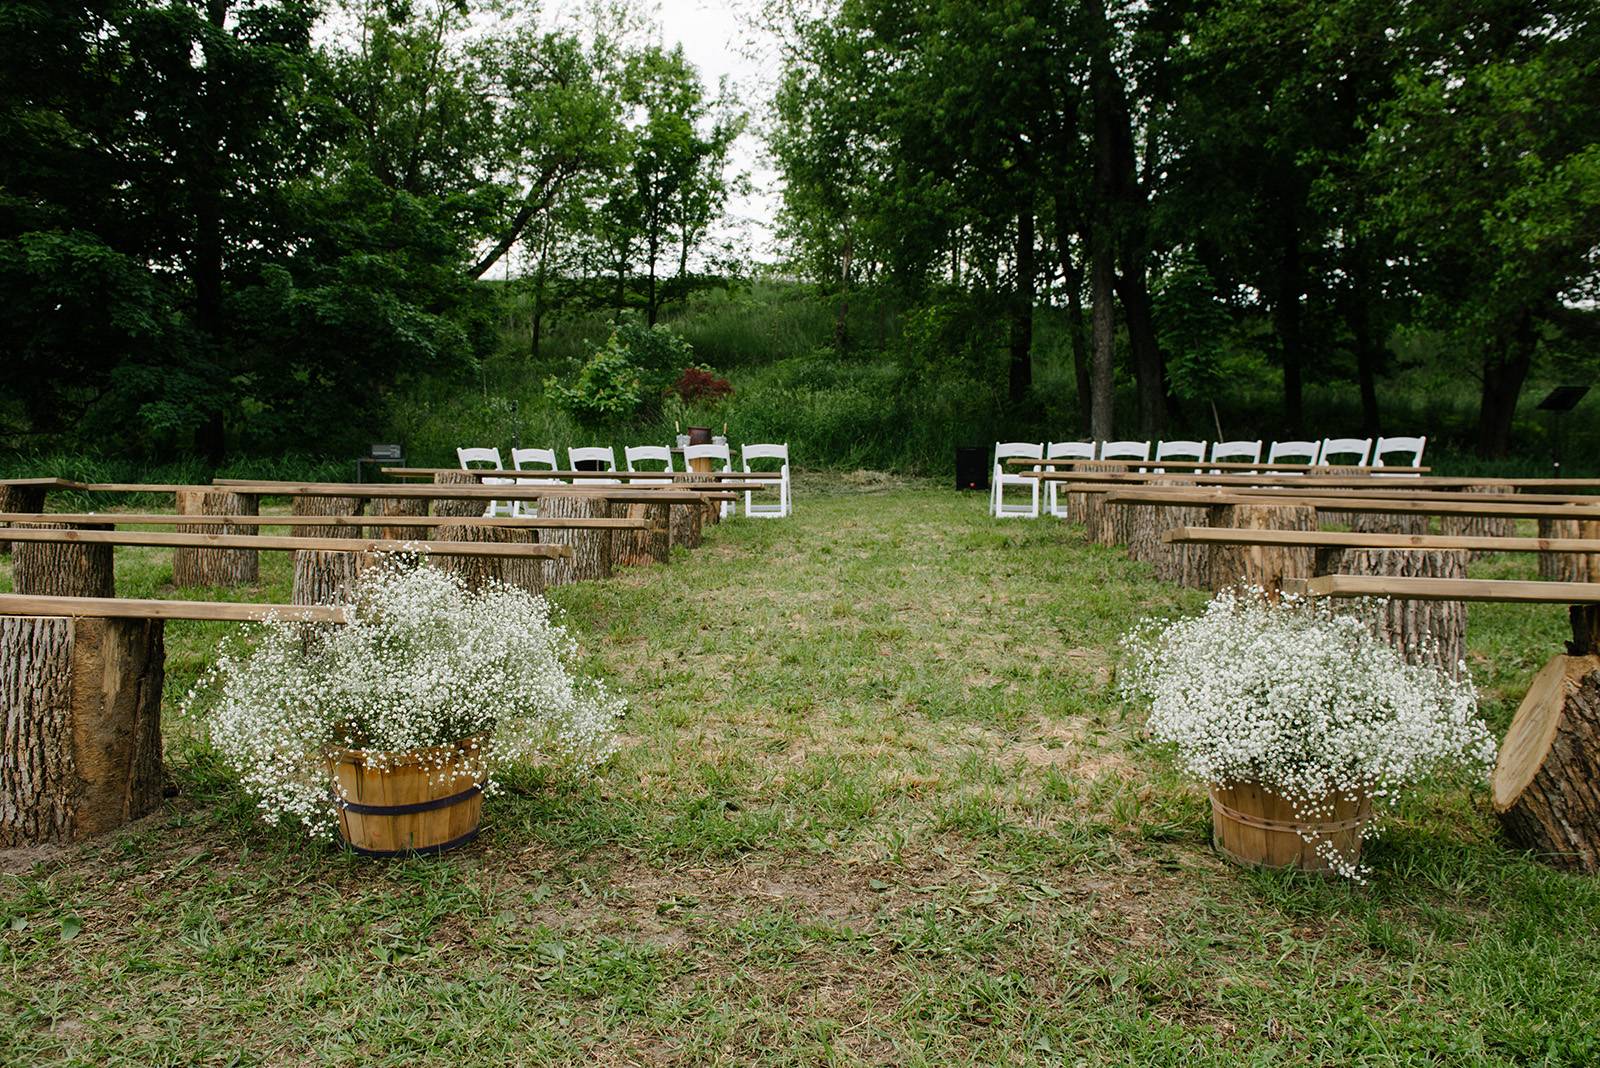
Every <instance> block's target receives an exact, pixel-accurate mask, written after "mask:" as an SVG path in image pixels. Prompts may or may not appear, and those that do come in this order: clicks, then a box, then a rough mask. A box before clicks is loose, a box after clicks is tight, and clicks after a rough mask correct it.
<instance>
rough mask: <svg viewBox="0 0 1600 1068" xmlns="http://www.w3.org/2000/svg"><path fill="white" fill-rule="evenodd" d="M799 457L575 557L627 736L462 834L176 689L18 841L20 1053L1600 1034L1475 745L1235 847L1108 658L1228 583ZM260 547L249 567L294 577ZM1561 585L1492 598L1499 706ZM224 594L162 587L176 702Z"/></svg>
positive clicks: (790, 1047)
mask: <svg viewBox="0 0 1600 1068" xmlns="http://www.w3.org/2000/svg"><path fill="white" fill-rule="evenodd" d="M796 499H797V511H796V513H795V516H794V517H793V518H792V519H791V520H787V521H779V522H763V521H744V520H741V521H739V522H736V523H728V524H724V525H722V526H720V527H718V528H716V529H715V530H713V531H712V532H711V534H710V536H709V538H708V540H707V543H706V544H705V545H704V546H703V547H702V548H700V549H699V550H697V551H695V552H693V553H689V554H682V553H680V554H678V555H677V556H676V557H675V559H674V561H673V563H672V564H671V566H669V567H651V568H644V569H637V570H630V571H627V572H623V573H621V574H619V576H618V577H617V578H616V579H614V580H612V581H609V582H603V583H591V584H584V585H579V586H573V587H567V588H563V589H560V590H558V591H556V592H555V595H554V599H555V600H556V601H558V602H559V603H560V605H561V606H562V607H563V608H564V609H565V610H566V611H567V613H568V619H569V622H570V623H571V625H572V626H573V627H574V629H575V630H576V631H577V632H578V633H579V634H580V635H581V637H582V640H583V642H584V645H585V647H586V649H587V650H588V655H589V665H588V666H589V668H590V669H591V670H594V671H597V672H599V673H601V674H603V675H604V676H606V677H607V678H608V679H609V680H611V681H612V682H613V683H614V684H615V685H616V686H617V687H619V688H620V689H621V690H622V691H623V692H624V693H625V694H626V695H627V696H628V698H629V700H630V702H631V712H630V714H629V716H628V718H627V720H626V721H625V723H624V727H623V729H624V732H625V739H624V745H623V749H622V752H621V754H620V755H619V756H618V757H617V758H616V759H615V760H613V761H612V762H611V763H610V764H608V765H607V766H606V767H605V768H603V769H602V771H601V772H600V773H599V774H598V775H597V776H596V777H594V778H593V779H591V780H588V781H568V780H567V779H565V778H563V777H562V776H561V775H559V774H556V773H553V772H550V771H548V770H542V769H538V768H532V769H526V770H523V771H520V772H518V773H517V774H515V775H512V776H511V777H510V780H509V782H508V788H507V790H506V791H505V792H504V793H502V794H501V795H500V796H498V797H496V798H494V799H492V800H491V802H490V803H489V805H488V807H487V809H486V824H485V831H484V835H483V836H482V838H480V840H479V841H478V842H477V843H475V844H474V845H472V846H471V847H469V848H467V849H464V850H462V851H460V852H458V853H455V854H453V855H450V856H447V857H444V858H439V859H417V860H412V861H403V862H388V863H381V862H373V861H368V860H361V859H356V858H353V857H350V856H347V855H344V854H342V853H340V852H339V851H337V850H336V849H334V848H332V847H328V846H323V845H317V844H313V843H310V842H308V841H305V840H303V839H301V838H299V837H297V836H296V835H294V834H293V833H292V832H289V831H287V830H283V831H275V830H272V829H269V828H266V827H264V826H262V825H261V824H259V823H258V822H256V821H255V819H254V818H253V811H252V806H251V803H250V802H249V800H248V799H247V798H244V797H242V796H240V795H239V794H238V792H237V791H236V789H235V788H234V786H233V785H232V783H231V782H230V780H229V778H228V776H227V774H226V772H225V771H224V770H223V769H221V768H220V767H219V766H218V765H217V762H216V761H215V759H214V758H213V757H212V756H211V755H210V754H208V752H207V751H206V749H205V747H204V745H203V743H202V742H201V741H200V740H199V739H198V738H197V737H196V732H195V731H194V730H193V728H192V727H191V726H189V725H187V724H185V723H183V722H181V721H180V720H179V719H178V717H177V716H176V714H175V713H173V714H171V715H169V717H168V723H167V731H168V749H169V763H170V765H171V769H172V773H173V775H174V778H175V780H176V783H177V786H178V788H179V794H178V796H177V797H176V798H174V799H173V800H172V801H171V802H170V803H169V804H168V806H167V807H166V808H164V809H163V811H161V812H159V813H158V814H156V815H154V816H152V817H150V818H148V819H145V820H143V821H140V822H139V823H138V824H136V825H134V826H132V827H130V828H128V829H127V830H125V831H122V832H119V833H116V834H112V835H109V836H106V837H104V838H100V839H96V840H94V841H92V842H89V843H85V844H83V845H81V846H78V847H75V848H71V849H66V850H53V849H41V850H34V851H19V852H14V853H12V854H10V855H9V856H7V858H6V860H5V871H6V874H4V875H0V924H3V926H0V1062H4V1063H6V1064H19V1065H23V1064H38V1063H56V1062H59V1063H73V1064H85V1065H102V1064H130V1065H153V1064H273V1065H303V1064H330V1065H402V1064H403V1065H416V1064H448V1065H452V1066H468V1065H506V1064H573V1065H577V1064H583V1065H589V1064H600V1065H627V1064H696V1065H700V1064H706V1065H813V1064H883V1065H1004V1064H1042V1065H1077V1064H1083V1065H1152V1064H1157V1065H1160V1064H1170V1065H1218V1066H1222V1065H1228V1066H1232V1065H1238V1064H1261V1065H1272V1066H1274V1068H1277V1066H1284V1065H1311V1064H1317V1065H1346V1064H1382V1065H1412V1064H1416V1065H1479V1064H1483V1065H1492V1064H1507V1065H1511V1064H1517V1065H1525V1064H1540V1065H1593V1064H1596V1063H1600V937H1597V933H1600V881H1597V880H1593V879H1588V880H1585V879H1582V878H1577V877H1573V876H1567V875H1562V874H1559V873H1557V872H1554V871H1552V870H1550V869H1548V868H1545V867H1543V866H1541V865H1539V864H1537V863H1535V862H1534V861H1532V860H1531V859H1528V858H1525V857H1522V856H1519V855H1518V854H1517V853H1515V852H1513V851H1511V850H1510V849H1508V848H1507V846H1506V845H1505V843H1504V842H1503V841H1502V840H1501V839H1500V838H1499V836H1498V832H1497V829H1496V825H1495V822H1494V819H1493V817H1492V815H1491V814H1490V812H1489V808H1488V797H1487V790H1486V788H1485V787H1484V786H1483V784H1481V783H1471V782H1449V783H1439V784H1436V785H1433V786H1430V787H1429V788H1427V789H1425V790H1423V791H1422V792H1420V793H1419V794H1418V795H1417V796H1416V797H1415V798H1413V799H1412V800H1410V801H1408V802H1407V803H1406V805H1405V806H1404V808H1403V809H1402V811H1401V813H1400V814H1399V816H1398V817H1397V818H1396V819H1395V820H1393V821H1392V822H1391V825H1390V827H1389V833H1388V834H1387V836H1386V837H1385V838H1383V839H1382V840H1380V841H1379V842H1378V843H1377V844H1376V845H1374V846H1373V847H1371V850H1370V859H1371V862H1372V864H1373V866H1374V868H1375V872H1374V877H1373V880H1372V884H1371V885H1370V886H1369V887H1366V888H1359V887H1353V886H1349V885H1346V884H1343V883H1340V882H1335V881H1328V880H1324V879H1320V878H1313V877H1306V876H1295V875H1286V874H1263V873H1257V872H1251V871H1245V870H1241V869H1239V868H1235V867H1231V866H1228V865H1226V864H1224V863H1222V862H1221V861H1219V860H1218V858H1217V857H1216V855H1215V854H1214V853H1213V852H1212V851H1211V849H1210V847H1209V811H1208V808H1207V805H1206V801H1205V795H1204V792H1203V790H1201V789H1200V788H1198V787H1196V786H1195V785H1193V784H1190V783H1188V782H1186V781H1184V780H1182V779H1181V778H1179V777H1178V776H1177V775H1176V774H1175V773H1174V771H1173V770H1172V766H1171V762H1170V760H1169V758H1168V757H1167V755H1166V754H1165V753H1163V752H1161V751H1160V750H1158V749H1155V748H1153V747H1151V746H1149V745H1147V744H1146V743H1144V742H1143V741H1142V740H1141V738H1140V723H1141V721H1142V717H1141V715H1140V714H1138V713H1137V712H1135V711H1129V710H1126V709H1124V707H1123V706H1122V705H1121V703H1120V702H1119V701H1118V700H1117V699H1116V697H1115V688H1114V672H1115V666H1116V643H1117V639H1118V638H1119V636H1120V635H1121V634H1122V633H1123V632H1124V631H1126V630H1127V629H1128V627H1129V626H1131V625H1132V624H1133V623H1134V622H1135V621H1136V620H1137V619H1138V618H1140V617H1141V616H1144V615H1147V614H1151V613H1155V614H1162V615H1175V614H1178V613H1181V612H1186V611H1191V610H1194V609H1196V608H1198V607H1199V605H1200V604H1201V603H1203V600H1204V596H1203V595H1202V594H1200V593H1197V592H1195V591H1190V590H1180V589H1177V588H1174V587H1171V586H1167V585H1164V584H1161V583H1157V582H1156V581H1154V579H1152V577H1151V576H1150V574H1149V571H1148V569H1147V568H1144V567H1142V566H1140V565H1136V564H1132V563H1130V562H1129V561H1128V560H1127V559H1126V558H1125V556H1124V554H1123V553H1122V552H1121V551H1120V550H1117V549H1107V548H1100V547H1093V546H1086V545H1085V544H1084V543H1083V541H1082V539H1081V536H1080V533H1079V532H1078V531H1077V530H1075V529H1074V528H1071V527H1067V526H1063V525H1061V524H1059V523H1056V522H1053V521H1046V522H1028V521H1020V520H1019V521H1003V522H1002V521H996V520H993V519H990V518H989V517H988V516H987V515H986V514H985V507H984V506H985V502H984V499H983V497H982V496H981V495H970V494H969V495H959V494H956V493H954V492H952V491H947V490H943V489H938V488H934V487H931V486H927V485H908V484H904V483H899V482H895V481H893V480H889V479H885V478H879V477H874V476H871V475H865V474H862V475H855V476H836V477H834V478H833V479H831V480H829V481H822V480H818V481H817V482H815V483H810V484H806V485H802V486H801V487H799V489H798V490H797V493H796ZM262 561H263V575H264V585H263V586H262V588H260V589H258V590H249V591H232V592H230V593H228V594H226V596H230V597H249V598H253V599H262V600H265V599H275V600H286V599H287V597H288V593H289V591H288V578H289V569H288V563H287V559H286V557H285V556H284V554H263V556H262ZM8 567H9V564H0V586H6V585H8V584H9V574H8V573H7V572H6V571H5V569H6V568H8ZM1474 567H1475V570H1474V573H1475V574H1484V575H1490V574H1496V575H1511V574H1517V575H1521V574H1524V573H1526V572H1527V571H1528V570H1529V569H1530V567H1531V561H1530V560H1528V559H1526V558H1512V557H1503V558H1495V559H1490V560H1487V561H1483V562H1480V563H1479V564H1477V565H1474ZM169 580H170V560H169V558H168V554H166V553H164V552H159V551H154V550H151V551H143V550H119V557H118V581H119V592H122V593H124V594H128V595H138V596H149V595H167V596H173V595H189V596H210V595H215V596H223V595H224V594H222V593H221V592H220V591H199V592H191V593H188V594H182V593H175V591H172V590H171V589H170V587H169V586H168V582H169ZM1563 617H1564V613H1563V612H1562V611H1561V610H1560V609H1559V608H1552V607H1548V606H1474V608H1473V609H1472V616H1471V633H1470V635H1469V639H1470V646H1471V649H1472V667H1473V670H1474V673H1475V674H1476V676H1477V677H1478V679H1479V681H1480V684H1481V685H1483V686H1484V687H1485V710H1486V714H1487V715H1488V716H1489V717H1490V719H1491V722H1492V723H1493V725H1494V726H1495V728H1496V730H1503V729H1504V727H1505V724H1506V723H1507V722H1508V720H1509V717H1510V715H1511V713H1512V711H1513V710H1514V709H1515V706H1516V702H1517V700H1518V698H1519V697H1520V695H1521V692H1522V690H1523V688H1525V687H1526V685H1527V682H1528V680H1529V679H1530V678H1531V676H1532V674H1533V672H1534V671H1536V670H1537V669H1538V667H1539V666H1540V664H1542V663H1543V661H1544V660H1545V659H1547V658H1548V657H1549V656H1550V655H1551V654H1553V653H1555V652H1557V651H1559V649H1560V640H1561V637H1562V631H1563V626H1564V618H1563ZM227 633H229V629H228V628H227V627H226V626H223V625H216V624H187V623H172V624H169V625H168V643H169V645H168V668H169V674H168V680H167V707H168V710H169V712H170V711H171V710H172V709H173V708H174V707H175V705H176V702H177V700H178V699H179V697H180V696H181V695H182V693H183V691H184V689H185V688H186V687H187V685H188V684H189V682H190V680H191V679H192V678H193V677H194V675H195V673H196V672H197V671H199V670H200V669H201V668H202V667H203V665H204V664H205V663H206V662H207V661H208V659H209V658H210V656H211V655H213V649H214V646H215V643H216V642H217V641H218V640H219V639H220V638H221V637H223V636H224V635H225V634H227ZM486 699H492V697H489V696H487V695H486Z"/></svg>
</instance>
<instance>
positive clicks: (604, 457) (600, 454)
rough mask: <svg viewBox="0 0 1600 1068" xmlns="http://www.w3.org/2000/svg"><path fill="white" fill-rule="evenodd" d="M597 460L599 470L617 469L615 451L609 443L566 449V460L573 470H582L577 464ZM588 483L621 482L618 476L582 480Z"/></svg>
mask: <svg viewBox="0 0 1600 1068" xmlns="http://www.w3.org/2000/svg"><path fill="white" fill-rule="evenodd" d="M596 461H598V462H599V464H600V470H602V471H615V470H616V469H617V453H616V450H615V449H613V448H612V447H611V446H610V445H588V446H585V447H583V448H577V449H568V450H567V462H568V463H570V464H571V465H572V469H573V470H574V471H579V470H582V468H580V467H579V466H578V465H579V464H583V463H594V462H596ZM583 481H584V482H585V483H588V484H590V485H594V484H601V485H604V484H607V483H612V482H621V481H622V480H621V479H620V478H586V479H584V480H583Z"/></svg>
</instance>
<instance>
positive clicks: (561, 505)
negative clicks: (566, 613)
mask: <svg viewBox="0 0 1600 1068" xmlns="http://www.w3.org/2000/svg"><path fill="white" fill-rule="evenodd" d="M539 515H540V516H541V517H547V518H551V519H608V518H610V516H611V504H610V502H608V501H607V500H606V499H605V498H603V497H588V496H579V495H577V494H570V493H562V494H554V495H552V496H549V497H545V498H543V499H542V500H540V502H539ZM541 533H542V534H544V536H545V537H544V540H545V541H547V542H550V543H551V544H553V545H569V546H571V547H572V557H571V559H568V560H551V561H550V562H549V563H548V564H547V565H546V567H547V568H548V570H547V571H545V573H544V582H545V585H546V586H547V587H548V586H565V585H566V584H567V583H569V582H583V581H586V580H588V579H603V578H610V577H611V538H612V534H613V532H612V531H610V530H544V531H541Z"/></svg>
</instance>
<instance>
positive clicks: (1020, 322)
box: [1006, 197, 1038, 404]
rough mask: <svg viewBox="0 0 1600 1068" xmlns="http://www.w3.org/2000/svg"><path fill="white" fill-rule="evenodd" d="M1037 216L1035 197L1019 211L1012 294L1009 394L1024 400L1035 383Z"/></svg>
mask: <svg viewBox="0 0 1600 1068" xmlns="http://www.w3.org/2000/svg"><path fill="white" fill-rule="evenodd" d="M1033 237H1034V217H1033V204H1032V198H1031V197H1029V202H1028V203H1027V204H1025V205H1023V206H1022V208H1021V209H1020V210H1019V211H1018V212H1017V243H1016V253H1017V275H1016V284H1015V286H1014V287H1013V290H1012V295H1011V338H1010V350H1011V362H1010V372H1009V374H1008V376H1007V379H1006V395H1007V397H1009V398H1010V400H1011V403H1012V404H1017V403H1020V402H1021V400H1022V399H1023V398H1024V397H1026V396H1027V395H1028V390H1029V389H1030V388H1032V386H1033V305H1034V291H1033V283H1034V277H1035V276H1036V275H1037V274H1038V269H1037V266H1036V264H1035V260H1034V240H1033Z"/></svg>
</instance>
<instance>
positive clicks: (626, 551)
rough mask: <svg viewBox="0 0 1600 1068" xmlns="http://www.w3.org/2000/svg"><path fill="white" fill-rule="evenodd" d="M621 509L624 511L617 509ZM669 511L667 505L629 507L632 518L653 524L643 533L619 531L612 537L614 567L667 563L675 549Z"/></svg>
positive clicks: (628, 512) (641, 531)
mask: <svg viewBox="0 0 1600 1068" xmlns="http://www.w3.org/2000/svg"><path fill="white" fill-rule="evenodd" d="M618 510H619V511H620V510H621V506H618ZM667 512H668V506H667V505H665V504H631V505H628V506H627V517H628V518H629V519H643V520H644V521H645V522H647V523H649V524H650V525H649V526H648V527H646V528H645V529H644V530H619V531H617V532H616V533H615V534H613V535H612V538H611V557H612V561H611V562H612V564H613V565H615V566H617V567H642V566H643V565H645V564H664V563H666V562H667V559H668V557H669V554H670V552H671V549H672V542H671V540H670V534H669V523H670V520H669V518H668V516H667Z"/></svg>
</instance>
